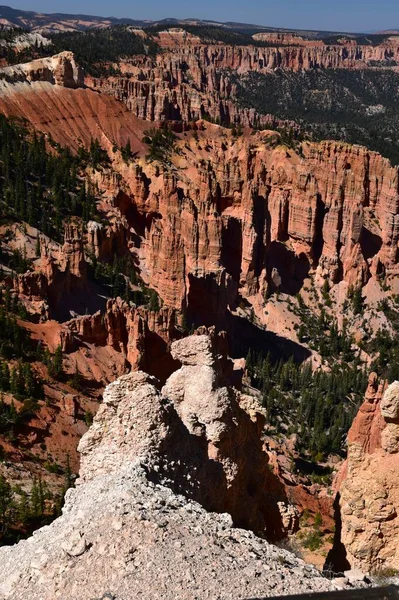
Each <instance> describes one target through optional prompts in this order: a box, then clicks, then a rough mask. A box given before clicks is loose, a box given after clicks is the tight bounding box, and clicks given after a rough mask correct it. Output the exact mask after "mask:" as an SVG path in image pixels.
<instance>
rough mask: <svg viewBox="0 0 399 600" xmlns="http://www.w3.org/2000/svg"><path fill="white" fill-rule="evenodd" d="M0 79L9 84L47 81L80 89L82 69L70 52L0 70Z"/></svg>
mask: <svg viewBox="0 0 399 600" xmlns="http://www.w3.org/2000/svg"><path fill="white" fill-rule="evenodd" d="M0 79H2V80H3V82H1V83H2V85H3V86H4V81H6V82H9V83H16V82H18V81H29V82H33V81H42V82H44V81H47V82H49V83H52V84H55V85H60V86H63V87H68V88H77V87H82V85H83V83H84V73H83V69H82V68H81V67H80V66H79V65H78V64H77V63H76V61H75V57H74V55H73V53H72V52H61V53H60V54H56V55H55V56H50V57H48V58H40V59H37V60H34V61H32V62H29V63H24V64H19V65H14V66H11V67H4V68H3V69H0Z"/></svg>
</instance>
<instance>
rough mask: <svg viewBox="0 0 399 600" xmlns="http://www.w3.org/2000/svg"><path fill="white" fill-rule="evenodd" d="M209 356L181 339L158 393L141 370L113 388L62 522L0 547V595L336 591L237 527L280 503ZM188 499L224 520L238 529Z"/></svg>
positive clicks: (204, 339)
mask: <svg viewBox="0 0 399 600" xmlns="http://www.w3.org/2000/svg"><path fill="white" fill-rule="evenodd" d="M217 348H220V343H218V342H217V340H216V339H214V340H212V338H211V337H209V336H208V335H204V334H203V335H199V336H196V337H191V338H187V339H185V340H182V341H180V342H176V343H175V344H174V346H173V353H174V355H175V357H176V358H179V359H180V360H182V361H184V364H183V366H182V367H181V369H180V370H178V371H177V372H176V373H175V374H174V375H173V376H172V378H170V379H169V380H168V382H167V384H166V386H165V387H164V388H163V390H162V392H160V391H159V389H158V387H157V382H156V380H154V379H153V378H151V377H150V376H148V375H147V374H145V373H143V372H138V373H132V374H130V375H128V376H125V377H123V378H121V379H120V380H118V381H116V382H115V383H113V384H111V385H110V386H109V387H108V388H107V390H106V392H105V394H104V403H103V405H102V406H101V407H100V410H99V412H98V414H97V416H96V417H95V419H94V423H93V425H92V427H91V429H90V430H89V432H88V433H87V434H86V435H85V436H84V437H83V438H82V440H81V443H80V446H79V449H80V452H81V455H82V462H81V471H80V479H79V481H78V484H77V488H76V489H75V490H71V491H69V492H68V494H67V500H66V505H65V507H64V509H63V515H62V517H60V518H59V519H57V520H56V521H55V522H54V523H52V525H50V526H49V527H46V528H44V529H42V530H39V531H38V532H36V533H35V535H34V536H33V537H32V538H30V539H28V540H26V541H23V542H20V543H19V544H18V545H16V546H14V547H12V548H2V549H0V581H1V583H0V594H1V597H2V598H5V599H8V598H13V600H20V599H21V600H22V598H26V597H27V596H29V597H30V598H32V600H38V599H39V598H40V600H50V599H53V598H55V597H57V596H59V595H60V594H62V596H65V595H67V596H68V598H71V599H75V598H76V599H77V598H79V599H81V600H86V599H87V600H88V599H89V598H90V599H91V598H94V597H98V598H100V597H103V598H104V597H105V596H106V595H107V594H108V595H110V596H112V597H113V598H115V599H122V598H123V599H124V600H130V599H131V600H133V598H137V596H138V595H141V596H142V597H143V598H154V597H159V598H161V597H162V598H167V599H169V598H170V599H172V598H173V599H175V598H181V599H186V598H187V599H188V598H191V597H193V595H195V596H198V597H201V598H204V597H211V596H213V595H214V593H215V591H217V593H218V596H219V597H220V598H237V599H238V598H243V597H250V596H260V595H265V594H268V593H273V594H276V593H288V592H292V591H298V592H300V591H309V590H328V589H332V588H333V585H332V584H331V583H330V582H329V581H327V580H326V579H323V578H321V577H320V575H319V574H318V572H317V571H316V570H315V569H314V568H313V567H310V566H305V564H304V563H303V561H301V560H299V559H297V558H296V557H294V556H293V555H291V554H289V553H288V552H285V551H282V550H277V549H276V548H274V547H273V546H271V545H269V544H268V543H267V542H266V541H265V540H263V539H260V538H256V537H255V536H254V534H253V533H251V532H249V531H244V530H242V529H235V528H234V526H233V522H235V523H237V522H239V523H238V524H241V525H246V526H247V527H248V526H249V527H252V526H254V527H256V528H257V526H261V529H263V531H264V525H265V519H268V520H269V521H271V520H272V519H276V515H277V513H276V514H274V515H273V509H272V507H273V505H274V506H277V507H278V503H277V500H278V497H277V496H276V495H275V494H273V491H272V489H271V488H270V481H271V479H272V475H271V473H270V472H269V471H268V469H267V468H266V467H267V457H266V455H263V456H262V450H261V447H260V444H258V445H257V442H256V440H257V439H258V442H259V438H257V432H258V423H257V421H258V419H259V416H258V415H257V414H256V411H255V410H252V411H251V412H250V413H249V412H247V409H246V408H245V407H246V406H247V404H248V402H247V401H245V402H243V399H242V398H241V397H240V395H239V394H238V392H236V391H234V390H233V389H232V388H228V387H225V386H224V385H223V380H222V378H223V370H222V365H223V362H224V361H226V360H227V359H226V357H224V360H223V357H221V358H222V360H220V359H219V357H218V355H217V354H216V349H217ZM193 376H195V379H193ZM196 385H197V386H198V387H196ZM232 442H234V444H233V443H232ZM251 463H252V464H251ZM252 477H255V479H254V480H252V481H251V480H250V479H251V478H252ZM177 489H178V490H179V491H180V492H181V493H182V494H183V495H177V494H176V490H177ZM228 498H230V503H229V504H228V505H225V504H224V503H225V502H226V499H228ZM233 498H235V501H233ZM195 499H198V500H199V501H200V502H201V504H203V505H204V506H209V505H211V504H212V502H217V503H218V504H219V506H218V507H216V508H220V509H223V506H224V508H225V510H226V509H231V511H232V516H233V521H232V519H231V517H230V516H229V515H227V514H220V515H216V514H213V513H207V512H205V510H204V508H203V507H201V505H200V504H197V503H196V501H195ZM242 502H244V504H242ZM283 508H285V512H284V514H286V507H284V506H283V507H282V512H283ZM240 510H241V512H242V521H241V522H240V518H239V516H238V512H239V511H240ZM259 518H260V519H261V520H260V521H259ZM262 519H263V525H262ZM280 520H281V517H280ZM276 525H277V523H276V522H274V523H273V527H276ZM266 529H267V528H266Z"/></svg>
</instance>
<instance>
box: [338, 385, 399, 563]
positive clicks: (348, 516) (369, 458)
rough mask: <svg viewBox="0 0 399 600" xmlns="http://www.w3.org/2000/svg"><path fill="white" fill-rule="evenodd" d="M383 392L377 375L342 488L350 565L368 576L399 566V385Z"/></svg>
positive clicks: (353, 435) (356, 427) (355, 431)
mask: <svg viewBox="0 0 399 600" xmlns="http://www.w3.org/2000/svg"><path fill="white" fill-rule="evenodd" d="M383 390H384V386H383V383H381V384H380V385H377V380H376V376H375V375H374V374H373V375H372V376H371V378H370V382H369V387H368V390H367V394H366V400H365V402H364V404H363V405H362V406H361V408H360V411H359V413H358V415H357V417H356V419H355V421H354V423H353V426H352V428H351V430H350V432H349V435H348V459H347V464H346V465H345V467H344V470H343V473H342V474H341V478H342V479H344V481H343V483H341V485H340V490H339V493H340V510H341V519H342V532H341V541H342V543H343V544H344V546H345V550H346V558H347V560H348V561H349V564H350V565H351V567H354V568H358V569H361V570H362V571H363V572H368V571H376V572H378V571H379V570H381V569H386V568H389V569H394V570H397V569H398V568H399V552H398V545H397V540H398V535H399V514H398V513H399V493H398V490H399V481H398V472H399V470H398V469H399V441H398V440H399V382H397V381H396V382H394V383H392V384H391V385H390V386H389V387H388V388H387V389H386V390H385V392H384V393H383Z"/></svg>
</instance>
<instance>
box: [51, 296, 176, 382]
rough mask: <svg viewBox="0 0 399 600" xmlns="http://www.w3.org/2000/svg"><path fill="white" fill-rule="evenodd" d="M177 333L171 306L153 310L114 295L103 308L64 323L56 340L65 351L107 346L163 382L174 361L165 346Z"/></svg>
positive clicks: (174, 364) (129, 363)
mask: <svg viewBox="0 0 399 600" xmlns="http://www.w3.org/2000/svg"><path fill="white" fill-rule="evenodd" d="M180 335H181V333H180V331H179V330H178V329H177V327H176V314H175V311H174V310H173V309H169V308H163V309H160V310H159V311H155V312H154V311H149V310H148V309H146V308H144V307H136V306H130V305H129V304H127V303H126V302H124V301H123V300H121V299H120V298H117V299H115V300H108V301H107V304H106V307H105V310H104V311H98V312H96V313H94V314H93V315H86V316H81V317H77V318H75V319H71V320H70V321H68V322H66V323H65V324H64V327H63V329H62V331H61V337H60V343H61V347H62V349H63V351H64V352H67V353H71V352H74V351H75V350H77V349H78V348H79V347H80V346H81V345H82V344H92V345H94V346H109V347H111V348H114V349H115V350H117V351H118V352H120V353H121V354H122V355H123V357H124V358H125V360H126V364H127V365H128V366H129V367H130V368H132V369H135V370H136V369H143V370H144V369H145V370H146V371H147V372H148V373H150V374H151V375H154V376H156V377H157V378H158V379H160V380H161V381H165V380H166V378H167V377H168V376H169V375H170V373H171V372H172V371H173V370H174V368H176V364H177V363H176V362H175V361H174V360H173V358H172V356H171V355H170V352H169V346H170V343H171V342H172V341H173V340H174V339H176V338H178V337H179V336H180Z"/></svg>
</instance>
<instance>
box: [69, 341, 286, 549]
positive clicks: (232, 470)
mask: <svg viewBox="0 0 399 600" xmlns="http://www.w3.org/2000/svg"><path fill="white" fill-rule="evenodd" d="M171 352H172V356H173V358H174V359H175V360H176V361H177V363H176V364H179V363H180V364H182V365H183V366H182V367H181V368H180V369H178V370H177V371H175V372H174V373H172V375H171V376H170V377H169V379H168V380H167V382H166V384H165V386H164V387H163V388H162V391H161V392H159V391H158V390H157V388H156V384H155V381H153V380H151V379H149V378H148V376H147V375H143V374H142V373H139V374H137V375H130V376H126V377H125V378H122V379H121V380H120V381H118V382H116V383H115V384H111V386H109V387H108V388H107V390H106V392H105V396H104V404H103V406H101V407H100V409H99V412H98V413H97V416H96V420H95V424H94V426H93V428H92V430H91V433H90V435H88V436H86V437H85V439H84V440H82V442H81V444H80V451H81V453H82V455H83V456H84V457H86V454H89V456H88V458H85V460H84V464H83V466H82V469H81V477H82V478H83V479H88V478H90V477H91V473H93V472H96V473H98V472H99V470H101V472H108V471H109V470H110V469H114V468H115V460H118V461H121V464H123V462H124V461H125V460H126V459H127V458H128V457H129V456H131V455H132V453H133V454H137V455H140V453H141V452H142V451H143V450H142V449H140V451H139V450H138V449H137V448H136V444H137V443H138V440H140V442H139V446H140V448H141V444H142V443H143V444H145V448H146V452H151V453H153V452H156V454H157V456H158V459H159V478H160V480H161V481H162V482H164V483H165V482H167V483H168V485H170V486H172V487H173V488H174V489H175V490H176V491H178V492H182V493H184V494H186V495H188V496H190V497H191V498H192V499H194V500H196V501H199V502H200V503H201V504H203V505H204V506H205V507H206V508H207V509H208V510H215V511H218V512H229V513H230V514H231V515H232V517H233V521H234V522H235V523H236V524H238V525H241V526H245V527H246V528H250V529H252V530H254V531H256V532H257V533H259V534H262V535H264V536H266V537H267V538H268V539H279V538H281V537H283V536H284V535H286V534H287V533H288V532H289V531H293V530H295V527H296V525H297V523H296V513H295V509H294V508H293V507H292V506H289V505H288V503H287V501H286V498H285V493H284V489H283V487H282V486H281V484H280V483H279V482H278V480H277V479H276V478H275V476H274V475H273V474H272V473H271V470H270V469H269V467H268V462H269V461H268V456H267V454H266V453H265V452H264V451H263V447H262V440H261V436H262V430H263V426H264V423H265V416H264V414H263V413H262V410H261V409H260V408H259V407H257V405H256V403H255V402H254V401H253V400H251V399H250V398H249V397H247V396H245V395H242V394H240V393H239V392H237V391H236V390H235V389H234V388H232V387H231V386H230V385H229V381H230V380H231V376H232V372H233V364H232V363H231V362H230V361H229V360H228V358H227V356H226V354H225V343H223V337H222V338H221V337H220V336H215V335H214V334H213V335H212V336H210V335H209V334H202V335H195V336H192V337H189V338H184V339H182V340H179V341H176V342H174V343H173V344H172V350H171ZM143 378H144V379H143ZM143 381H145V382H146V386H145V387H142V383H143ZM147 384H148V385H147ZM142 391H143V394H144V396H143V399H142V400H140V401H139V398H140V397H141V396H140V394H141V392H142ZM133 392H134V394H133ZM132 394H133V395H132ZM133 396H134V398H135V408H134V410H135V411H141V410H142V411H144V410H145V411H146V420H145V421H143V422H142V423H141V426H140V432H138V431H136V428H135V427H133V429H131V428H130V427H128V423H129V422H132V423H134V422H136V421H137V422H138V418H137V419H136V417H134V416H133V414H131V411H132V408H131V407H130V406H131V403H132V398H133ZM115 397H118V398H121V403H120V404H119V405H118V406H117V407H115V406H113V405H114V398H115ZM140 403H141V407H140ZM129 407H130V408H129ZM115 408H116V410H115ZM126 419H128V421H126ZM121 422H124V423H125V426H124V427H123V428H122V429H120V428H118V427H117V423H121ZM113 423H115V426H113ZM154 423H156V424H158V425H157V426H155V425H154ZM157 431H161V432H162V436H161V439H162V443H160V445H159V446H158V445H157V446H156V447H154V443H153V439H154V435H156V433H157ZM150 432H152V433H150ZM94 445H95V446H96V448H97V449H96V453H92V452H91V448H92V447H94ZM124 454H125V455H124ZM115 457H116V458H115ZM288 513H289V514H290V515H291V519H290V520H287V519H286V518H285V517H286V515H287V514H288ZM283 514H284V519H283V517H282V515H283Z"/></svg>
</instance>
